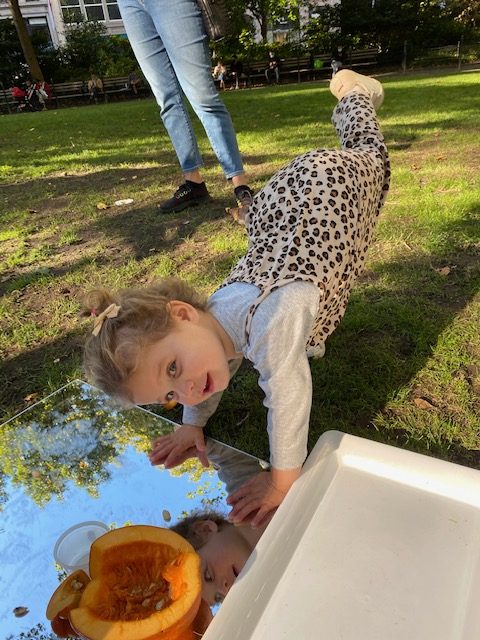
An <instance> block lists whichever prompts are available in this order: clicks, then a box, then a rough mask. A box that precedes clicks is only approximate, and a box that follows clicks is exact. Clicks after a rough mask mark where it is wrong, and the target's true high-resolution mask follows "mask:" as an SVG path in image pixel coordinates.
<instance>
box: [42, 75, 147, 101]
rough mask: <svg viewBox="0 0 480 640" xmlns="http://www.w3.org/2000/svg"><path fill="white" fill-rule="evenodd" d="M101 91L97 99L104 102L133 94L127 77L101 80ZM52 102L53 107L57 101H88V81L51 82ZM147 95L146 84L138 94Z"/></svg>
mask: <svg viewBox="0 0 480 640" xmlns="http://www.w3.org/2000/svg"><path fill="white" fill-rule="evenodd" d="M102 82H103V91H99V92H98V99H99V100H100V101H101V100H103V101H104V102H108V100H109V97H113V96H117V97H121V96H124V97H131V96H134V95H135V94H134V93H133V91H132V89H131V88H130V86H129V83H128V76H118V77H112V78H102ZM51 87H52V101H54V102H55V105H56V106H57V107H58V106H59V101H62V100H65V101H68V100H70V101H77V100H78V99H82V100H84V101H85V102H87V101H88V100H89V94H88V81H86V80H77V81H75V82H57V83H54V82H52V84H51ZM140 93H149V88H148V85H146V83H144V84H143V85H142V86H141V87H139V90H138V94H137V95H139V94H140Z"/></svg>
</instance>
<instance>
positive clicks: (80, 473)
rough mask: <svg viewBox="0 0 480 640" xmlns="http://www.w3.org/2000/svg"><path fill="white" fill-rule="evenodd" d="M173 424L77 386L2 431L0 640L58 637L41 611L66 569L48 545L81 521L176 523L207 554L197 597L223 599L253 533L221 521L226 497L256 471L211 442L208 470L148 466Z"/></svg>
mask: <svg viewBox="0 0 480 640" xmlns="http://www.w3.org/2000/svg"><path fill="white" fill-rule="evenodd" d="M173 428H174V424H173V423H172V422H170V421H168V420H166V419H165V418H162V417H159V416H157V415H155V414H152V413H151V412H149V411H146V410H144V409H141V408H134V409H121V408H119V407H118V406H116V405H115V404H114V403H113V402H112V401H111V400H110V399H109V398H108V397H107V396H105V395H104V394H102V393H101V392H99V391H98V390H96V389H94V388H93V387H91V386H90V385H88V384H86V383H84V382H82V381H74V382H72V383H70V384H68V385H66V386H65V387H64V388H62V389H60V390H59V391H57V392H56V393H54V394H52V395H50V396H48V397H47V398H45V399H44V400H43V401H41V402H39V403H37V404H36V405H34V406H32V407H30V408H29V409H27V410H26V411H24V412H22V413H21V414H19V415H18V416H16V417H14V418H12V419H11V420H9V421H8V422H6V423H5V424H4V425H2V426H1V427H0V510H1V512H2V514H1V524H0V560H1V565H2V574H1V580H0V603H1V604H0V637H1V638H5V639H6V640H19V639H20V638H22V639H38V640H47V639H48V640H51V639H54V638H56V636H55V634H53V633H52V631H51V629H50V625H49V623H48V621H47V620H46V618H45V607H46V604H47V602H48V600H49V598H50V596H51V594H52V593H53V591H54V590H55V588H56V586H58V583H59V582H60V581H61V580H62V579H63V578H64V577H65V575H66V572H65V570H64V569H63V568H62V567H61V566H60V565H57V564H56V563H55V561H54V558H53V549H54V546H55V543H56V541H57V540H58V538H59V537H60V536H61V534H62V533H64V532H65V531H66V530H67V529H69V528H70V527H72V526H73V525H76V524H78V523H80V522H84V521H97V522H99V523H103V524H104V525H106V527H108V528H116V527H120V526H124V525H127V524H151V525H156V526H163V527H171V526H173V527H174V528H175V529H177V530H178V531H179V533H181V534H182V535H185V534H187V535H186V537H190V538H192V536H193V538H195V539H196V541H197V543H198V544H200V545H201V546H202V549H203V551H202V553H201V556H202V573H203V579H204V585H205V594H204V595H205V598H206V599H207V600H208V601H209V604H214V603H215V602H217V603H218V602H221V600H222V599H223V597H224V595H225V593H226V592H227V591H228V589H229V588H230V586H231V582H233V580H234V579H235V578H236V576H237V575H238V573H239V572H240V570H241V568H242V567H243V564H244V563H245V561H246V558H247V557H248V555H249V554H250V551H251V548H253V546H254V540H253V538H255V539H256V538H258V537H259V534H258V533H254V534H253V538H252V540H250V539H249V536H250V537H251V534H250V533H248V534H247V535H246V536H240V538H238V536H236V534H235V532H234V530H235V529H236V528H235V527H233V525H228V526H223V524H221V522H223V518H224V517H225V515H226V514H227V513H228V511H229V509H228V507H227V504H226V498H227V495H228V492H229V491H231V490H233V488H235V487H236V486H239V484H241V483H242V482H243V481H244V480H245V479H247V478H248V477H249V476H250V475H253V474H254V473H257V472H258V471H259V470H260V468H261V467H262V466H264V465H263V463H261V462H260V461H258V460H257V459H255V458H252V457H251V456H248V455H247V454H244V453H241V452H238V451H235V450H233V449H231V448H229V447H226V446H224V445H221V444H220V443H217V442H214V441H208V449H207V451H208V455H209V459H210V461H211V462H213V463H214V466H213V465H212V466H210V467H209V468H208V469H205V468H203V467H202V466H201V465H200V464H199V463H198V461H197V460H196V459H190V460H187V461H185V462H184V463H183V464H182V465H181V466H179V467H176V468H175V469H170V470H166V469H164V468H163V467H153V466H151V464H150V462H149V460H148V457H147V453H148V451H149V449H150V443H151V440H152V439H153V438H155V437H158V436H160V435H164V434H166V433H168V432H169V431H171V430H172V429H173ZM259 465H260V466H259ZM199 513H201V514H203V515H202V516H200V517H197V515H196V514H199ZM216 518H219V520H218V522H217V520H216ZM192 524H193V527H192ZM249 531H251V529H249ZM219 535H221V540H220V538H218V536H219ZM233 538H234V539H233ZM244 538H246V540H245V539H244ZM219 542H221V544H222V545H223V547H222V548H223V549H224V550H225V553H224V554H223V556H222V562H223V563H224V564H225V563H226V564H228V571H227V569H226V568H225V567H224V566H223V565H222V575H221V576H220V568H218V567H219V565H218V557H215V556H212V545H213V547H215V548H216V549H218V543H219ZM209 543H210V544H209ZM250 543H251V544H250ZM229 545H230V546H229ZM195 546H198V545H195ZM227 552H228V553H227ZM215 563H217V564H215ZM215 572H217V573H218V575H217V576H215V575H214V573H215Z"/></svg>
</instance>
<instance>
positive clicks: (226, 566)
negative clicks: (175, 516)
mask: <svg viewBox="0 0 480 640" xmlns="http://www.w3.org/2000/svg"><path fill="white" fill-rule="evenodd" d="M266 527H267V523H265V524H264V525H262V526H261V527H258V528H257V529H252V527H249V526H247V525H240V526H235V525H233V524H231V523H230V522H228V520H226V519H225V518H224V517H223V516H222V515H221V514H220V513H217V512H214V511H205V512H196V513H193V514H192V515H191V516H188V517H187V518H185V519H184V520H182V521H181V522H179V523H178V524H176V525H174V526H173V527H171V529H173V531H176V532H177V533H179V534H180V535H181V536H183V537H184V538H186V539H187V540H188V541H189V542H190V544H191V545H192V546H193V547H194V549H195V550H196V551H197V553H198V555H199V556H200V559H201V572H202V598H203V600H205V602H207V603H208V605H209V606H212V605H214V604H217V603H219V602H223V600H224V598H225V596H226V595H227V593H228V592H229V591H230V589H231V587H232V585H233V583H234V582H235V580H236V579H237V577H238V575H239V573H240V572H241V570H242V569H243V567H244V566H245V563H246V562H247V560H248V558H249V557H250V555H251V553H252V551H253V549H254V548H255V545H256V544H257V542H258V541H259V540H260V538H261V536H262V534H263V532H264V531H265V529H266Z"/></svg>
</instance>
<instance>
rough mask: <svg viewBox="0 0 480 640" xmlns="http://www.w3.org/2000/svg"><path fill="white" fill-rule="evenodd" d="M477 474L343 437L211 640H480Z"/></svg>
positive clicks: (320, 453) (261, 553)
mask: <svg viewBox="0 0 480 640" xmlns="http://www.w3.org/2000/svg"><path fill="white" fill-rule="evenodd" d="M479 560H480V472H479V471H475V470H473V469H468V468H466V467H461V466H459V465H455V464H451V463H448V462H443V461H441V460H436V459H433V458H429V457H426V456H422V455H419V454H415V453H410V452H407V451H403V450H401V449H396V448H393V447H389V446H386V445H381V444H378V443H375V442H371V441H368V440H363V439H361V438H356V437H354V436H349V435H345V434H342V433H339V432H336V431H330V432H327V433H325V434H324V435H323V436H322V437H321V438H320V440H319V441H318V443H317V445H316V446H315V448H314V450H313V451H312V453H311V454H310V456H309V458H308V460H307V462H306V465H305V470H304V473H303V475H302V477H301V478H300V480H299V481H298V482H297V483H296V484H295V486H294V487H293V488H292V490H291V491H290V492H289V494H288V496H287V498H286V499H285V500H284V502H283V504H282V505H281V507H280V508H279V510H278V511H277V513H276V515H275V517H274V518H273V520H272V522H271V524H270V525H269V527H268V528H267V530H266V532H265V533H264V535H263V536H262V538H261V540H260V541H259V543H258V544H257V547H256V549H255V552H254V553H253V554H252V556H251V558H250V559H249V561H248V563H247V565H246V566H245V568H244V570H243V572H242V574H241V575H240V576H239V578H238V580H237V582H236V584H235V585H234V587H233V588H232V590H231V591H230V593H229V595H228V597H227V598H226V600H225V602H224V603H223V605H222V607H221V608H220V611H219V612H218V614H217V615H216V616H215V619H214V620H213V622H212V624H211V625H210V627H209V629H208V630H207V632H206V634H205V636H204V640H227V639H228V640H236V639H239V640H240V639H241V640H270V639H271V640H281V639H283V638H285V639H287V638H288V639H289V640H377V639H378V640H447V639H448V640H467V639H468V640H479V638H480V561H479Z"/></svg>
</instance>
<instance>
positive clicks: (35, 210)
mask: <svg viewBox="0 0 480 640" xmlns="http://www.w3.org/2000/svg"><path fill="white" fill-rule="evenodd" d="M27 211H28V213H38V209H27Z"/></svg>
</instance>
